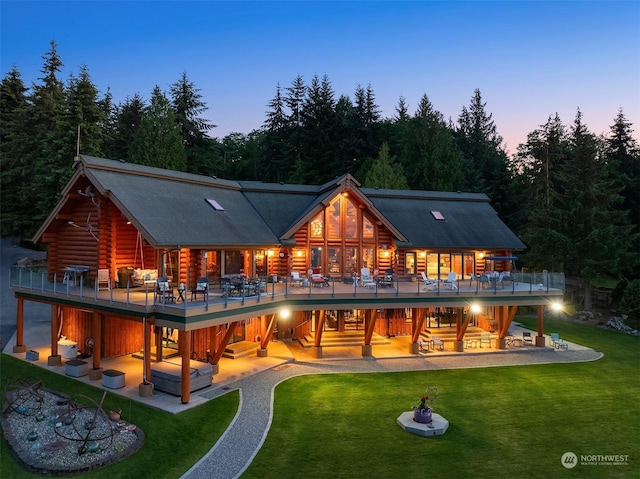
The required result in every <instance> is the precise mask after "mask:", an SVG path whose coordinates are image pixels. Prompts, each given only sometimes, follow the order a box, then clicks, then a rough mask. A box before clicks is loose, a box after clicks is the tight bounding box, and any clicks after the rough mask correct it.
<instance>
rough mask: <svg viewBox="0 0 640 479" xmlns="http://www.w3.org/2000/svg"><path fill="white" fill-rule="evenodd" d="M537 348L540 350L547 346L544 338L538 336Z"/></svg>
mask: <svg viewBox="0 0 640 479" xmlns="http://www.w3.org/2000/svg"><path fill="white" fill-rule="evenodd" d="M536 346H538V347H539V348H543V347H544V346H545V337H544V336H536Z"/></svg>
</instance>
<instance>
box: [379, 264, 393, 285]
mask: <svg viewBox="0 0 640 479" xmlns="http://www.w3.org/2000/svg"><path fill="white" fill-rule="evenodd" d="M392 286H393V269H391V268H389V269H387V270H386V271H385V272H384V276H383V277H382V279H380V287H381V288H390V287H392Z"/></svg>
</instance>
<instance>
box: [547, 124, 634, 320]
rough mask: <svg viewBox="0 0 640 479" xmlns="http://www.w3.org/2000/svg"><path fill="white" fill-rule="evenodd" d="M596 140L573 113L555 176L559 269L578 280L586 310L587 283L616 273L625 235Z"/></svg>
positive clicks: (622, 216) (625, 244)
mask: <svg viewBox="0 0 640 479" xmlns="http://www.w3.org/2000/svg"><path fill="white" fill-rule="evenodd" d="M597 141H598V140H597V139H596V137H595V136H594V135H593V134H592V133H590V132H589V131H588V129H587V127H586V125H584V123H583V122H582V114H581V113H580V111H578V113H577V114H576V118H575V121H574V124H573V127H572V131H571V137H570V140H569V145H570V148H569V154H568V157H567V161H565V162H563V163H562V164H561V166H560V177H559V180H560V183H561V184H562V189H563V193H564V194H563V197H562V200H563V201H562V205H561V207H560V208H561V213H562V214H561V215H560V218H561V219H562V220H563V221H561V222H560V224H559V231H558V233H559V234H560V235H561V236H562V238H563V241H562V244H564V245H566V255H565V258H564V265H563V270H564V271H565V273H566V274H568V275H570V276H575V277H578V278H580V279H581V280H582V285H583V288H584V308H585V310H587V311H590V310H591V307H592V304H591V286H592V284H593V282H594V281H595V280H602V279H605V278H606V277H608V276H609V275H612V274H615V273H616V272H617V271H618V269H619V267H620V262H621V261H622V260H623V258H625V253H627V251H628V248H629V245H630V239H631V238H630V231H631V226H630V225H629V222H628V218H627V217H626V215H625V214H624V213H623V212H622V211H620V210H617V209H616V204H617V203H619V202H621V200H622V198H621V197H620V195H619V188H616V187H615V183H614V181H613V178H612V177H611V175H610V170H609V169H607V168H606V164H605V161H604V158H603V157H601V156H600V155H598V144H597Z"/></svg>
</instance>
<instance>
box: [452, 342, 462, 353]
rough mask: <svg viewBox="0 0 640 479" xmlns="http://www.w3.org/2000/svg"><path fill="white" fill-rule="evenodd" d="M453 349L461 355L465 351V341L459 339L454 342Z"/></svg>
mask: <svg viewBox="0 0 640 479" xmlns="http://www.w3.org/2000/svg"><path fill="white" fill-rule="evenodd" d="M453 348H454V349H455V351H456V352H458V353H461V352H462V351H464V341H458V340H457V339H456V340H455V341H454V342H453Z"/></svg>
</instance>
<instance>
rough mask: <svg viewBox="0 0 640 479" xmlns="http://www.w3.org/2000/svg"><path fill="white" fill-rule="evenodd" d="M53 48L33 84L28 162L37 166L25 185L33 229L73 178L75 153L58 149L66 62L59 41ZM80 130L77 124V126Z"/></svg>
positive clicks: (52, 44)
mask: <svg viewBox="0 0 640 479" xmlns="http://www.w3.org/2000/svg"><path fill="white" fill-rule="evenodd" d="M50 46H51V49H50V50H49V51H48V52H47V53H45V54H44V55H43V57H42V58H43V59H44V65H43V67H42V69H41V70H40V71H41V73H42V75H43V76H42V77H40V78H39V80H40V83H39V84H35V85H33V87H32V92H33V93H32V96H31V101H32V103H33V108H31V109H30V115H29V122H28V130H29V132H30V133H31V135H32V141H31V145H32V148H31V151H30V152H29V158H27V160H26V162H27V163H28V164H31V165H32V166H33V172H34V174H33V181H32V182H31V183H30V184H29V185H25V186H26V188H25V196H26V197H27V198H35V199H36V201H35V202H33V201H32V202H31V206H32V208H31V211H32V215H31V220H32V221H31V231H30V233H33V232H35V229H36V227H37V226H38V225H40V224H41V223H42V221H44V219H45V218H46V216H47V215H48V214H49V212H50V211H51V209H52V208H53V206H54V205H55V203H56V201H57V200H58V198H59V195H60V193H61V191H62V187H63V186H64V181H66V179H68V178H69V175H70V170H71V165H72V164H73V158H74V155H73V154H72V156H71V157H70V158H61V157H60V152H59V150H58V148H59V146H60V142H59V140H60V137H61V135H63V134H64V131H63V130H62V129H61V127H62V124H61V123H62V116H63V113H64V102H65V94H66V93H65V89H64V84H63V82H62V81H61V80H60V79H59V78H58V74H59V73H60V70H61V68H62V66H63V63H62V60H61V59H60V57H59V56H58V51H57V45H56V43H55V42H54V41H51V42H50ZM74 130H77V127H76V128H75V129H74Z"/></svg>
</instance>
